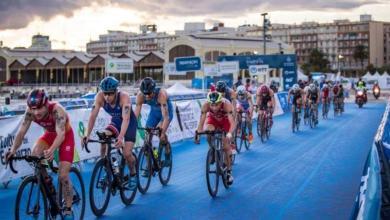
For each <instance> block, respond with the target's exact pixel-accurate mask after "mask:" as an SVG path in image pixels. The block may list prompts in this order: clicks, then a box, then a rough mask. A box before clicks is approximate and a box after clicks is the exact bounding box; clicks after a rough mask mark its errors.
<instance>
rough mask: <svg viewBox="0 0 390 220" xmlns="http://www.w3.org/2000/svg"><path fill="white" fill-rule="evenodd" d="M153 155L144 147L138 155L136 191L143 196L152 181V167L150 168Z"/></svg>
mask: <svg viewBox="0 0 390 220" xmlns="http://www.w3.org/2000/svg"><path fill="white" fill-rule="evenodd" d="M152 157H153V153H152V152H151V150H150V151H149V150H148V148H147V147H146V146H144V147H142V149H141V151H140V152H139V154H138V169H137V172H138V176H139V178H138V190H139V191H140V193H142V194H145V193H146V192H147V191H148V189H149V186H150V181H151V180H152V175H153V167H152Z"/></svg>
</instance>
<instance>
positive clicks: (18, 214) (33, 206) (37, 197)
mask: <svg viewBox="0 0 390 220" xmlns="http://www.w3.org/2000/svg"><path fill="white" fill-rule="evenodd" d="M47 216H49V211H48V207H47V197H46V193H45V190H44V189H43V186H40V185H38V181H37V178H36V177H35V176H28V177H26V178H25V179H24V180H23V181H22V183H21V184H20V186H19V189H18V194H17V196H16V201H15V219H16V220H24V219H47Z"/></svg>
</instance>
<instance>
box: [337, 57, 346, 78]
mask: <svg viewBox="0 0 390 220" xmlns="http://www.w3.org/2000/svg"><path fill="white" fill-rule="evenodd" d="M343 58H344V57H343V55H341V54H339V55H338V56H337V68H338V72H340V60H341V59H343ZM340 75H341V73H340Z"/></svg>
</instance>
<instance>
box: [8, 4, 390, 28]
mask: <svg viewBox="0 0 390 220" xmlns="http://www.w3.org/2000/svg"><path fill="white" fill-rule="evenodd" d="M386 1H387V0H328V1H324V0H293V1H291V0H261V1H260V0H241V1H237V0H214V1H210V0H197V1H186V0H153V1H150V0H0V30H1V29H19V28H23V27H26V26H27V25H28V24H29V23H30V22H32V21H33V20H34V19H35V18H40V19H42V20H48V19H50V18H52V17H54V16H56V15H64V16H67V17H69V16H72V15H73V12H74V11H75V10H78V9H81V8H82V7H88V6H90V5H92V4H97V5H99V7H104V6H108V5H112V6H118V7H126V8H129V9H133V10H137V11H140V12H144V13H146V14H147V15H148V16H149V19H150V20H153V19H154V18H155V17H156V16H178V17H185V16H220V17H227V18H229V17H230V18H233V17H237V16H241V15H243V14H245V13H254V12H258V13H260V12H262V11H272V10H278V11H281V10H289V11H291V10H300V11H302V10H321V11H323V10H349V9H354V8H358V7H360V6H363V5H368V4H380V3H386Z"/></svg>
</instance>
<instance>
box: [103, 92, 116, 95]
mask: <svg viewBox="0 0 390 220" xmlns="http://www.w3.org/2000/svg"><path fill="white" fill-rule="evenodd" d="M103 94H104V96H112V95H114V94H115V92H104V93H103Z"/></svg>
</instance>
